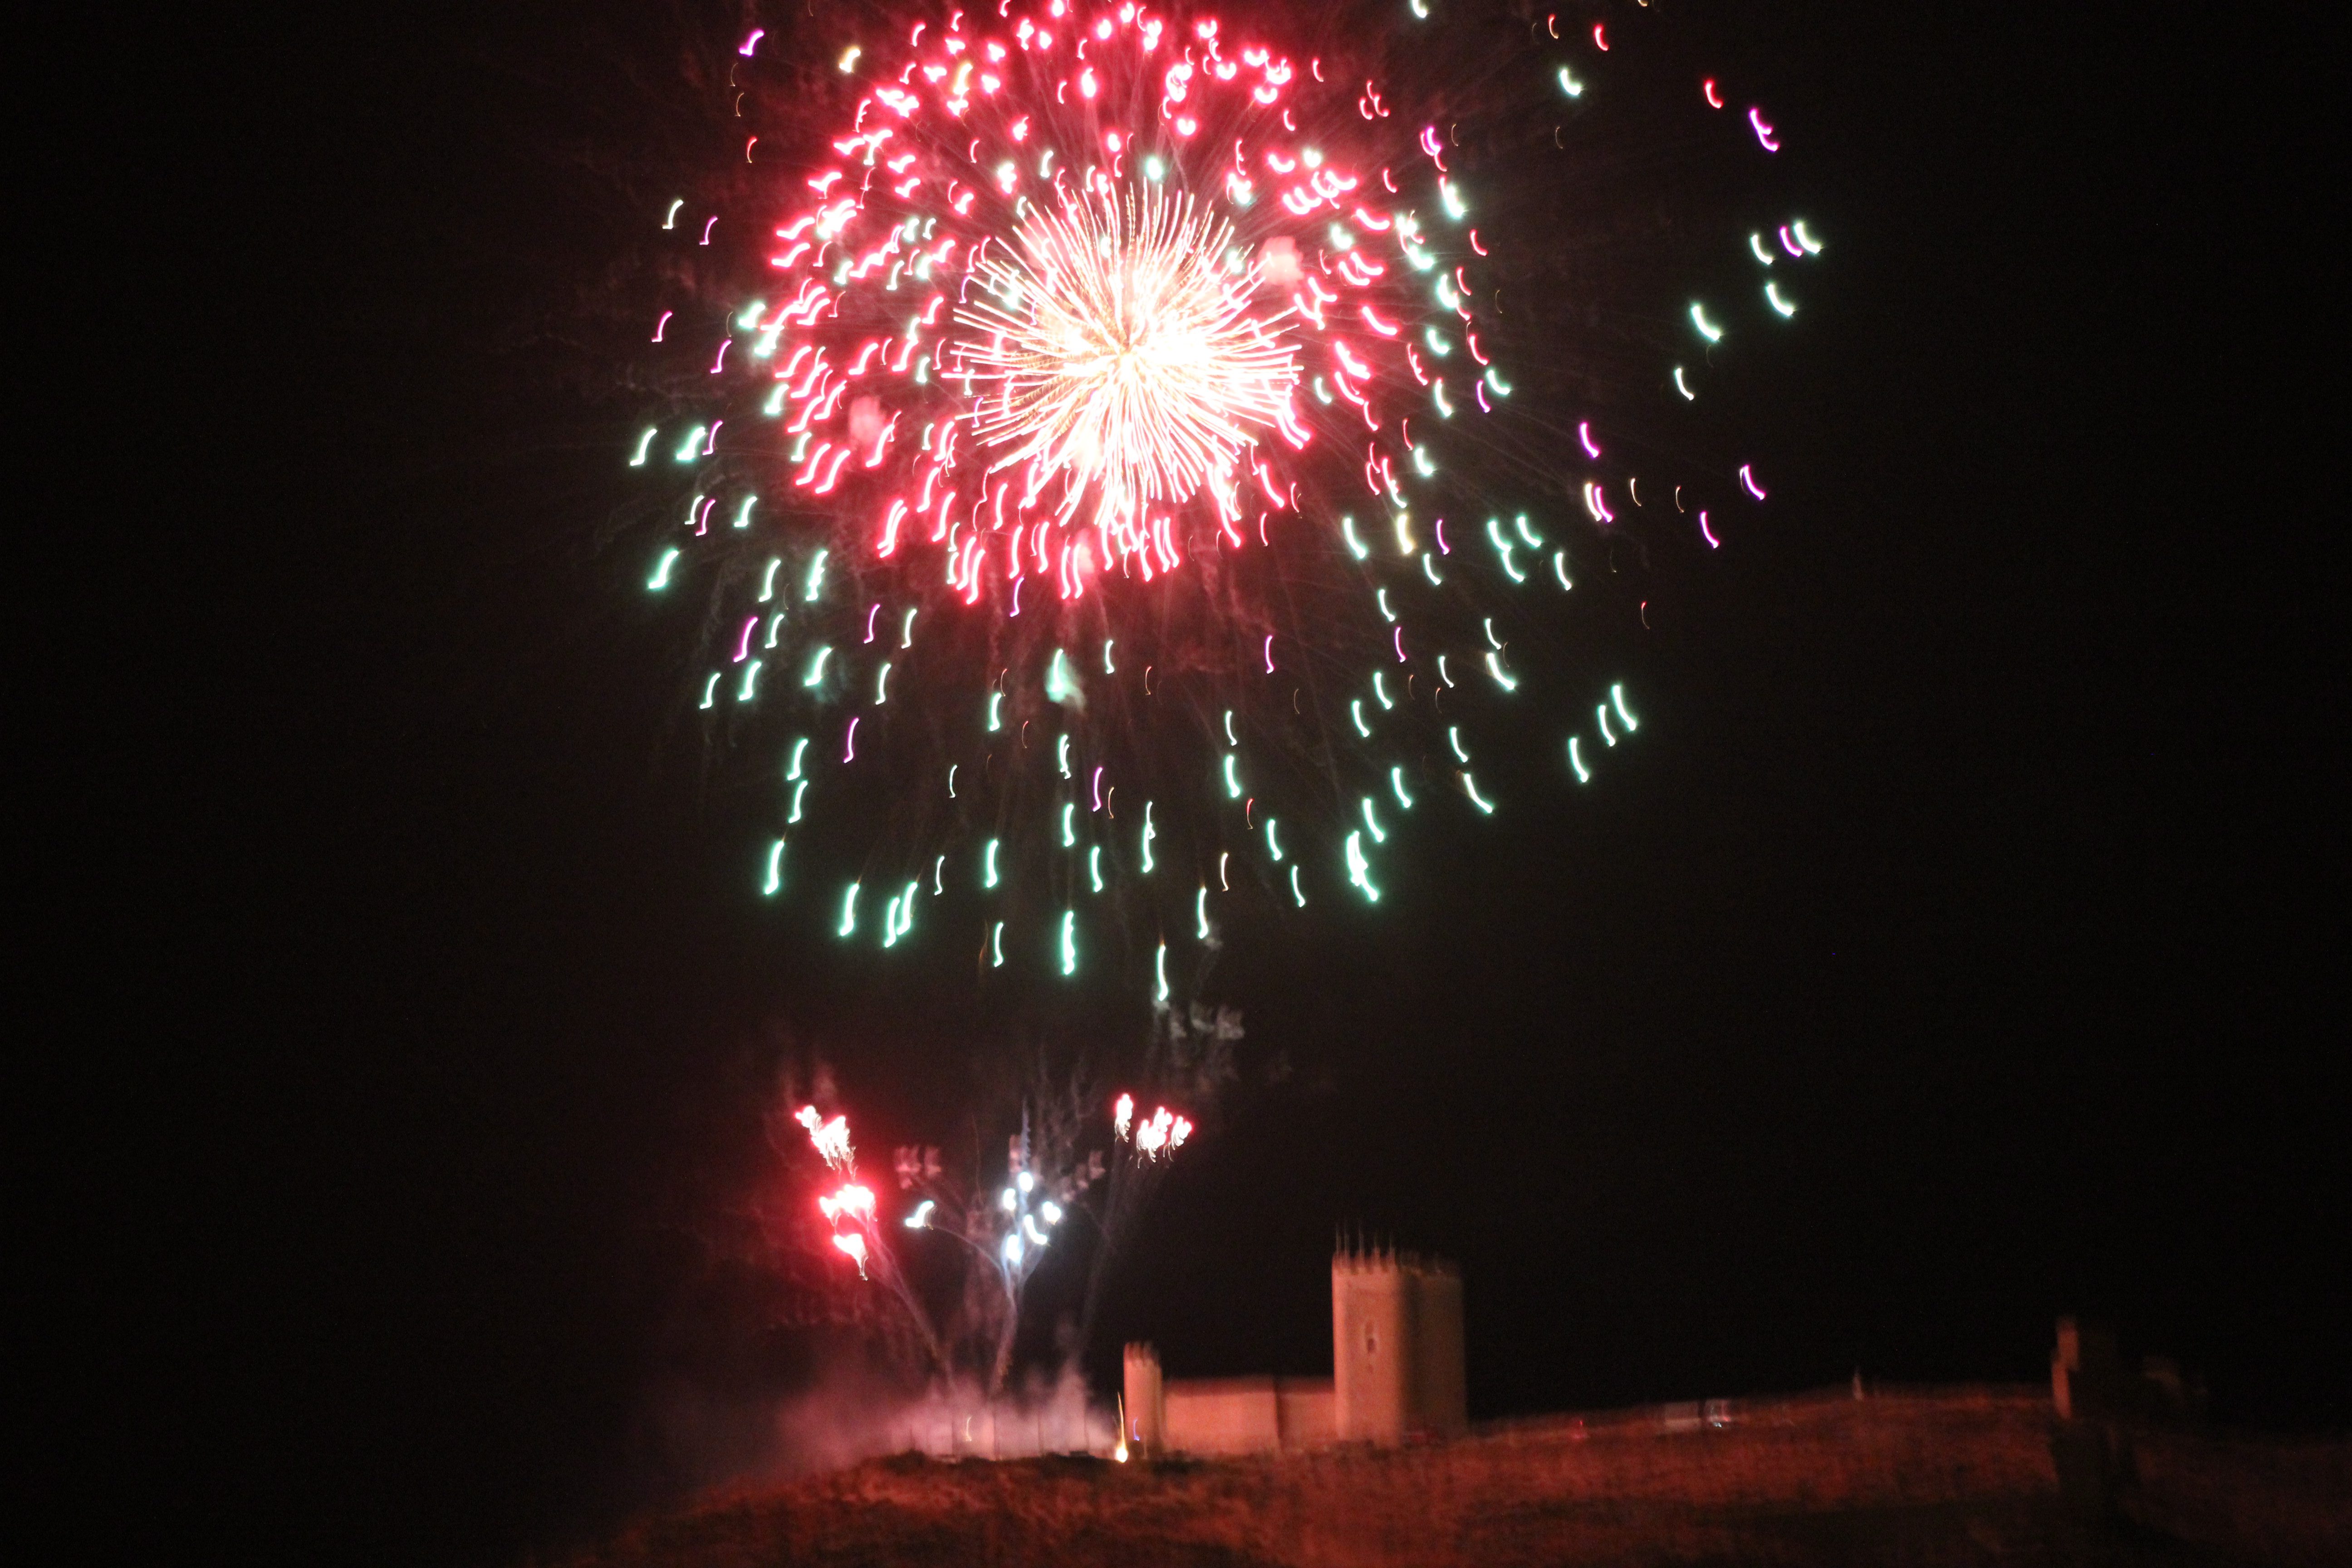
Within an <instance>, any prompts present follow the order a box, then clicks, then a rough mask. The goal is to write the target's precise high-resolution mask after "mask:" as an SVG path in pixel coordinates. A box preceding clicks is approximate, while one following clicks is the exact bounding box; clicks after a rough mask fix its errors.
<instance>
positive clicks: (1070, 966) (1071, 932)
mask: <svg viewBox="0 0 2352 1568" xmlns="http://www.w3.org/2000/svg"><path fill="white" fill-rule="evenodd" d="M1077 972H1078V911H1077V910H1063V911H1062V973H1064V974H1076V973H1077Z"/></svg>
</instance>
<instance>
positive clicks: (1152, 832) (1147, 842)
mask: <svg viewBox="0 0 2352 1568" xmlns="http://www.w3.org/2000/svg"><path fill="white" fill-rule="evenodd" d="M1157 837H1160V830H1159V829H1158V828H1156V827H1154V826H1151V803H1150V801H1148V800H1147V801H1145V802H1144V803H1143V874H1144V875H1145V876H1147V877H1149V876H1150V875H1151V868H1152V866H1153V865H1154V864H1155V862H1154V861H1153V860H1152V858H1151V841H1152V840H1153V839H1155V838H1157Z"/></svg>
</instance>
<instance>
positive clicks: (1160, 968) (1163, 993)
mask: <svg viewBox="0 0 2352 1568" xmlns="http://www.w3.org/2000/svg"><path fill="white" fill-rule="evenodd" d="M1152 972H1153V973H1155V974H1157V975H1158V976H1159V979H1160V988H1159V989H1158V990H1157V991H1154V992H1153V993H1152V994H1151V999H1152V1000H1153V1001H1154V1002H1165V1001H1167V1000H1168V944H1167V943H1166V942H1161V943H1160V954H1159V956H1158V957H1157V958H1155V959H1153V960H1152Z"/></svg>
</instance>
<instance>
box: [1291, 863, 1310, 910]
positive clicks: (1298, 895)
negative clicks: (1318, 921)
mask: <svg viewBox="0 0 2352 1568" xmlns="http://www.w3.org/2000/svg"><path fill="white" fill-rule="evenodd" d="M1290 896H1291V897H1292V898H1294V899H1296V900H1298V907H1299V908H1300V909H1302V910H1303V909H1305V908H1306V907H1307V895H1306V894H1305V893H1303V892H1300V891H1299V890H1298V868H1297V867H1296V866H1293V867H1292V868H1290Z"/></svg>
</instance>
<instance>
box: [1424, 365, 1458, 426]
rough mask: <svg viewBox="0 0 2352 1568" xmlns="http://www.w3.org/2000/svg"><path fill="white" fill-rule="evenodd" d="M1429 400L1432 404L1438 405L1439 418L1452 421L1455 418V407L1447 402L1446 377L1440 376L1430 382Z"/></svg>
mask: <svg viewBox="0 0 2352 1568" xmlns="http://www.w3.org/2000/svg"><path fill="white" fill-rule="evenodd" d="M1429 398H1430V401H1431V402H1433V403H1434V404H1436V405H1437V416H1438V417H1439V418H1441V419H1451V418H1453V417H1454V405H1452V404H1451V403H1448V402H1447V401H1446V400H1445V379H1444V377H1443V376H1439V377H1437V378H1435V379H1433V380H1432V381H1431V382H1430V384H1429Z"/></svg>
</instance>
